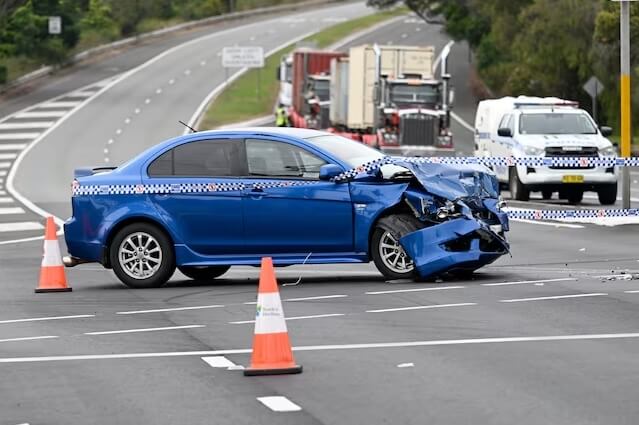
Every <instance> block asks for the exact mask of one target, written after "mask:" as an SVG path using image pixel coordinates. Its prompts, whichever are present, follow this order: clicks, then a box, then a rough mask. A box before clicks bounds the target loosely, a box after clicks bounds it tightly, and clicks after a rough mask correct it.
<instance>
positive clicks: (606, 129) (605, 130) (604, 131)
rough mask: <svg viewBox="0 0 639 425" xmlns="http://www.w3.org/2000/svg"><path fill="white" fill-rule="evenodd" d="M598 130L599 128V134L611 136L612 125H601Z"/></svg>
mask: <svg viewBox="0 0 639 425" xmlns="http://www.w3.org/2000/svg"><path fill="white" fill-rule="evenodd" d="M599 130H601V135H602V136H603V137H610V136H612V127H606V126H603V127H601V128H600V129H599Z"/></svg>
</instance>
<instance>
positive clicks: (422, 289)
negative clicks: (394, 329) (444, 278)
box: [366, 286, 465, 295]
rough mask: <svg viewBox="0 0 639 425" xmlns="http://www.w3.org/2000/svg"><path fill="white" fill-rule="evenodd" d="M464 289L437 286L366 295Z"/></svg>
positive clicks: (368, 293)
mask: <svg viewBox="0 0 639 425" xmlns="http://www.w3.org/2000/svg"><path fill="white" fill-rule="evenodd" d="M462 288H465V286H435V287H432V288H413V289H396V290H394V291H375V292H366V295H385V294H400V293H403V292H421V291H441V290H443V289H462Z"/></svg>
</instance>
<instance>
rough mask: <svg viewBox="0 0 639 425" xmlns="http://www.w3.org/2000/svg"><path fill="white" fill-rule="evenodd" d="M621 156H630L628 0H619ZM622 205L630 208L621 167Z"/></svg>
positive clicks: (626, 170) (625, 172) (627, 174)
mask: <svg viewBox="0 0 639 425" xmlns="http://www.w3.org/2000/svg"><path fill="white" fill-rule="evenodd" d="M620 21H621V31H620V33H621V84H620V85H621V156H622V157H624V158H629V157H630V144H631V140H632V137H631V128H630V125H631V115H630V2H629V1H628V0H624V1H622V2H621V19H620ZM622 205H623V208H630V169H629V168H628V167H622Z"/></svg>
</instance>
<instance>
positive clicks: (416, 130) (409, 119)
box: [399, 114, 439, 146]
mask: <svg viewBox="0 0 639 425" xmlns="http://www.w3.org/2000/svg"><path fill="white" fill-rule="evenodd" d="M438 124H439V119H438V118H437V117H434V116H432V115H426V114H408V115H404V116H403V117H402V119H401V121H400V124H399V144H400V145H407V146H433V145H435V142H436V141H437V136H438V135H439V128H438Z"/></svg>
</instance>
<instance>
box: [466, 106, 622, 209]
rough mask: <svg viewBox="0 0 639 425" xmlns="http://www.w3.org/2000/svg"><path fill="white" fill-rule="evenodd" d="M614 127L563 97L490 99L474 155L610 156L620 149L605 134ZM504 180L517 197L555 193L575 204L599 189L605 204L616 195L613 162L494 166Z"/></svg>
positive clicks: (478, 120) (479, 120) (479, 119)
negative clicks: (598, 121) (600, 124)
mask: <svg viewBox="0 0 639 425" xmlns="http://www.w3.org/2000/svg"><path fill="white" fill-rule="evenodd" d="M611 132H612V129H610V128H609V127H601V128H598V127H597V124H596V123H595V121H594V120H593V119H592V117H591V116H590V115H589V114H588V112H586V111H584V110H583V109H580V108H579V105H578V103H576V102H572V101H566V100H563V99H558V98H537V97H527V96H520V97H517V98H512V97H506V98H502V99H492V100H485V101H482V102H480V103H479V106H478V108H477V115H476V117H475V155H476V156H484V157H515V158H520V157H541V158H548V157H594V158H598V157H610V156H616V149H615V147H614V146H613V144H612V143H611V142H610V141H609V140H608V139H607V138H606V137H607V136H609V135H610V134H611ZM493 169H494V171H495V173H496V174H497V177H498V179H499V181H500V182H502V183H505V184H508V187H509V189H510V192H511V196H512V198H513V199H515V200H519V201H527V200H528V199H529V197H530V192H536V191H538V192H541V193H542V196H543V198H544V199H550V198H551V197H552V196H553V194H554V193H555V192H558V193H559V198H560V199H567V200H568V201H569V202H570V203H572V204H578V203H580V202H581V201H582V199H583V195H584V192H586V191H594V192H596V193H597V195H598V199H599V202H600V203H601V204H602V205H612V204H614V203H615V201H616V199H617V180H618V173H617V170H616V169H615V168H614V167H573V166H550V167H547V166H543V167H533V166H525V165H517V166H514V167H508V166H494V167H493Z"/></svg>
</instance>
